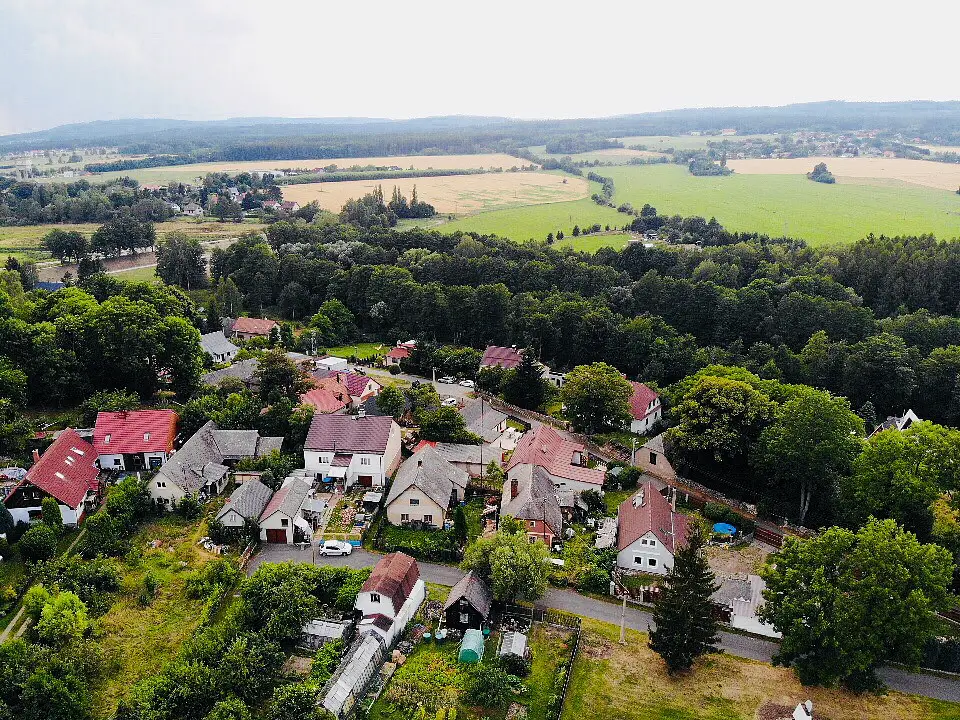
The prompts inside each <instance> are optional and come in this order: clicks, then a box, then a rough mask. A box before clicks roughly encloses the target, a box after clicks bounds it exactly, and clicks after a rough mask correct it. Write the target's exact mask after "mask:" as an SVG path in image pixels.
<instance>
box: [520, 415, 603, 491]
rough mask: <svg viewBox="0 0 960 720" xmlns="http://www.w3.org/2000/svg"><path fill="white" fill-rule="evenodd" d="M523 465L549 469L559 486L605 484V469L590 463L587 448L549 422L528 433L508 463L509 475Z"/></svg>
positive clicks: (577, 487)
mask: <svg viewBox="0 0 960 720" xmlns="http://www.w3.org/2000/svg"><path fill="white" fill-rule="evenodd" d="M523 465H536V466H538V467H541V468H543V469H544V470H546V471H547V474H548V475H549V476H550V480H551V481H552V482H553V484H554V485H555V486H556V487H557V488H563V489H565V490H576V491H582V490H591V489H592V490H599V489H600V487H601V486H602V485H603V478H604V473H603V471H602V470H599V469H597V468H591V467H588V466H587V450H586V448H585V447H584V446H583V445H582V444H581V443H578V442H577V441H576V440H573V439H572V438H571V437H569V436H568V435H567V434H566V433H561V432H560V431H558V430H555V429H554V428H552V427H550V426H549V425H541V426H540V427H538V428H537V429H536V430H533V431H532V432H528V433H525V434H524V436H523V437H522V438H521V439H520V442H519V443H518V444H517V449H516V450H514V451H513V455H512V456H511V457H510V462H509V463H507V477H508V478H511V479H512V478H513V477H514V475H515V471H516V470H517V469H518V468H520V466H523Z"/></svg>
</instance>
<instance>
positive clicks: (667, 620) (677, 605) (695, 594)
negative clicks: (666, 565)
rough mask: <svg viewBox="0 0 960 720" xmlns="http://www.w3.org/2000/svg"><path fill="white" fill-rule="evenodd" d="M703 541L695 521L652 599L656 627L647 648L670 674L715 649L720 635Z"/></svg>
mask: <svg viewBox="0 0 960 720" xmlns="http://www.w3.org/2000/svg"><path fill="white" fill-rule="evenodd" d="M705 544H706V540H705V539H704V534H703V530H702V529H701V528H700V527H699V526H696V525H695V526H694V527H692V528H691V529H690V534H689V536H688V538H687V544H686V545H685V546H684V547H682V548H680V549H679V550H677V552H676V554H675V555H674V558H673V567H672V568H671V569H670V572H668V573H667V576H666V578H665V579H664V581H663V583H662V584H661V586H660V595H659V597H658V598H657V600H656V602H655V603H654V608H653V620H654V622H655V623H656V625H657V629H656V630H654V631H653V632H651V633H650V648H651V649H652V650H653V651H654V652H656V653H657V654H659V655H660V657H662V658H663V660H664V662H665V663H666V664H667V671H668V672H669V673H670V674H671V675H673V674H675V673H678V672H684V671H686V670H689V669H690V668H691V667H692V666H693V662H694V660H696V659H697V658H698V657H700V656H701V655H705V654H707V653H711V652H717V646H716V644H717V642H719V640H720V638H719V636H718V635H717V627H718V626H717V621H716V620H715V619H714V618H713V612H712V611H713V603H711V601H710V596H711V595H712V594H713V593H714V592H716V590H717V588H718V585H717V584H716V578H715V576H714V574H713V571H712V570H711V569H710V565H709V564H708V563H707V558H706V555H705V554H704V552H703V548H704V545H705Z"/></svg>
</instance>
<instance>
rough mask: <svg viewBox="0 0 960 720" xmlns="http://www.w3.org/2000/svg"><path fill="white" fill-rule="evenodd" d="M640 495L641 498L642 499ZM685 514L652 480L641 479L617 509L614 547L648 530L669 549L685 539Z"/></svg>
mask: <svg viewBox="0 0 960 720" xmlns="http://www.w3.org/2000/svg"><path fill="white" fill-rule="evenodd" d="M641 499H642V502H641ZM687 530H688V522H687V516H686V515H683V514H682V513H678V512H674V511H673V509H672V508H671V507H670V503H669V502H668V501H667V499H666V498H665V497H664V496H663V495H661V494H660V493H659V492H658V491H657V488H656V487H655V486H654V485H653V483H649V482H647V483H644V484H643V485H641V486H640V490H638V491H637V493H636V494H635V495H633V496H632V497H629V498H627V499H626V500H624V501H623V502H622V503H620V508H619V509H618V510H617V550H623V549H624V548H627V547H629V546H630V545H632V544H633V543H635V542H636V541H637V540H639V539H640V538H642V537H643V536H644V535H646V534H647V533H648V532H652V533H653V534H654V535H656V537H657V539H658V540H659V541H660V542H662V543H663V546H664V547H665V548H667V550H669V551H670V552H671V553H674V552H676V550H677V549H678V548H681V547H683V546H684V545H686V543H687Z"/></svg>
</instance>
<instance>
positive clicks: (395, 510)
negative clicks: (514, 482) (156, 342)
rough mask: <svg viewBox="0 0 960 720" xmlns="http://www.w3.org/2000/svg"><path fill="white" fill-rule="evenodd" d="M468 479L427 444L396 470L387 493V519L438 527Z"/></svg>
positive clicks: (457, 499) (458, 497)
mask: <svg viewBox="0 0 960 720" xmlns="http://www.w3.org/2000/svg"><path fill="white" fill-rule="evenodd" d="M469 482H470V476H469V475H467V473H465V472H464V471H463V470H460V469H458V468H455V467H454V466H453V465H451V464H450V463H448V462H447V461H446V460H444V459H443V458H442V457H440V453H438V452H437V451H436V449H435V448H432V447H429V446H427V447H425V448H423V449H422V450H420V451H419V452H417V453H415V454H414V455H412V456H411V457H409V458H408V459H407V460H406V461H404V463H403V464H402V465H401V466H400V468H399V469H398V470H397V474H396V476H395V477H394V478H393V484H392V485H391V486H390V493H389V494H388V495H387V504H386V509H387V521H388V522H390V524H391V525H407V524H410V523H416V524H422V525H425V526H427V527H442V526H443V521H444V518H446V516H447V511H448V510H449V509H450V507H451V505H456V504H457V503H459V502H460V501H461V500H463V498H464V495H465V493H466V490H467V483H469Z"/></svg>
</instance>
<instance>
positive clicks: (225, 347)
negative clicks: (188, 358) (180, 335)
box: [200, 330, 240, 357]
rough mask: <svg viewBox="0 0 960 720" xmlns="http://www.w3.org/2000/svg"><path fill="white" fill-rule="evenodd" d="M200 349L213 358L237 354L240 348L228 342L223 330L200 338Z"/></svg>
mask: <svg viewBox="0 0 960 720" xmlns="http://www.w3.org/2000/svg"><path fill="white" fill-rule="evenodd" d="M200 347H202V348H203V349H204V351H205V352H206V353H207V354H208V355H210V356H211V357H213V356H214V355H228V354H230V353H235V352H237V351H238V350H239V349H240V348H238V347H237V346H236V345H234V344H233V343H232V342H230V341H229V340H227V338H226V336H225V335H224V334H223V331H222V330H217V331H216V332H212V333H206V334H205V335H201V336H200Z"/></svg>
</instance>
